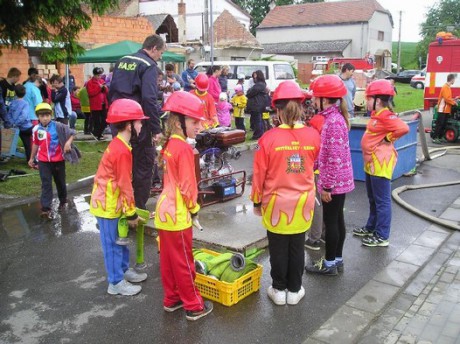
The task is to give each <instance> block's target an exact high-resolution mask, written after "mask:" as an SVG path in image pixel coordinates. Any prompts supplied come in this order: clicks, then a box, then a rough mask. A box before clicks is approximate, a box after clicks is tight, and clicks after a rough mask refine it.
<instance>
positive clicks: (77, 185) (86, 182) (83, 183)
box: [0, 175, 94, 210]
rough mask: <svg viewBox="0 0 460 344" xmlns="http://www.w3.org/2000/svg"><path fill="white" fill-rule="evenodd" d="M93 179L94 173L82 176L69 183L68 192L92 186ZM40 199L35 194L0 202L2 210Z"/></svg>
mask: <svg viewBox="0 0 460 344" xmlns="http://www.w3.org/2000/svg"><path fill="white" fill-rule="evenodd" d="M93 179H94V175H91V176H88V177H85V178H82V179H79V180H77V181H76V182H74V183H71V184H67V192H69V191H75V190H79V189H83V188H85V187H88V186H91V185H92V184H93ZM53 196H56V192H53ZM39 199H40V196H33V197H27V198H18V199H14V198H11V199H10V198H8V199H6V201H7V202H8V203H7V204H0V210H6V209H9V208H12V207H16V206H18V205H24V204H28V203H32V202H36V201H38V200H39Z"/></svg>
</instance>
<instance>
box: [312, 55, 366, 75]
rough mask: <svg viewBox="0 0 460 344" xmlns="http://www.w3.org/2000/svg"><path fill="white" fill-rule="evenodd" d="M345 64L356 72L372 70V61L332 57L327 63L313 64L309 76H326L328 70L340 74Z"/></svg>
mask: <svg viewBox="0 0 460 344" xmlns="http://www.w3.org/2000/svg"><path fill="white" fill-rule="evenodd" d="M345 63H351V64H352V65H353V66H354V67H355V69H356V71H368V70H371V69H373V68H374V61H373V60H372V59H369V58H355V57H333V58H331V59H329V60H328V61H318V62H316V63H314V65H313V70H312V72H311V74H312V75H313V77H317V76H319V75H323V74H326V73H327V72H329V71H330V70H334V71H337V72H340V70H341V69H342V66H343V65H344V64H345Z"/></svg>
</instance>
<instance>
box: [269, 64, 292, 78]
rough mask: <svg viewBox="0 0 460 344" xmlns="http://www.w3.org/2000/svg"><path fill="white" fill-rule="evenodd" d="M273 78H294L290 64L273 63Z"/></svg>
mask: <svg viewBox="0 0 460 344" xmlns="http://www.w3.org/2000/svg"><path fill="white" fill-rule="evenodd" d="M273 69H274V73H275V80H291V79H294V71H293V70H292V67H291V65H285V64H275V65H273Z"/></svg>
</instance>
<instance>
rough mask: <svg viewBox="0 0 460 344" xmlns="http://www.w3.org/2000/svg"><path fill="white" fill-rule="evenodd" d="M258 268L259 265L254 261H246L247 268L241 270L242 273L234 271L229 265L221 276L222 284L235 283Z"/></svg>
mask: <svg viewBox="0 0 460 344" xmlns="http://www.w3.org/2000/svg"><path fill="white" fill-rule="evenodd" d="M256 268H257V264H256V263H254V262H253V261H252V260H246V266H245V267H244V269H243V270H240V271H235V270H233V269H232V267H231V266H230V265H229V266H227V268H226V269H225V270H224V271H223V272H222V274H221V276H220V280H221V281H222V282H227V283H233V282H235V281H236V280H237V279H238V278H240V277H242V276H244V275H246V274H247V273H249V272H251V271H252V270H255V269H256Z"/></svg>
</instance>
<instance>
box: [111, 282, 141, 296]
mask: <svg viewBox="0 0 460 344" xmlns="http://www.w3.org/2000/svg"><path fill="white" fill-rule="evenodd" d="M141 290H142V287H141V286H140V285H134V284H131V283H129V282H128V281H127V280H121V281H120V282H118V283H117V284H112V283H110V284H109V288H108V289H107V293H109V294H110V295H118V294H120V295H125V296H131V295H136V294H139V293H140V292H141Z"/></svg>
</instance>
